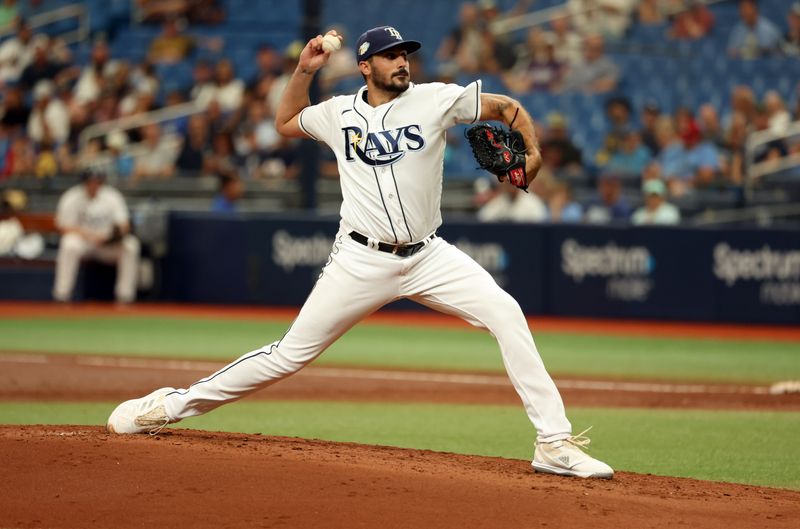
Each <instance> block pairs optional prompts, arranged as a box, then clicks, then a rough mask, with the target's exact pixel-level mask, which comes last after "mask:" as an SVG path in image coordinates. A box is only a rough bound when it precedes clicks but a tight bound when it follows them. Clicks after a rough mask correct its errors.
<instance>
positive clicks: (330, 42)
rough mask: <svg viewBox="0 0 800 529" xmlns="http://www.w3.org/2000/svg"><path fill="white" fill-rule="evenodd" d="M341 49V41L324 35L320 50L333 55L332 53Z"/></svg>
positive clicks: (332, 36)
mask: <svg viewBox="0 0 800 529" xmlns="http://www.w3.org/2000/svg"><path fill="white" fill-rule="evenodd" d="M341 47H342V41H340V40H339V37H336V36H334V35H325V36H324V37H322V50H323V51H327V52H330V53H333V52H334V51H336V50H338V49H339V48H341Z"/></svg>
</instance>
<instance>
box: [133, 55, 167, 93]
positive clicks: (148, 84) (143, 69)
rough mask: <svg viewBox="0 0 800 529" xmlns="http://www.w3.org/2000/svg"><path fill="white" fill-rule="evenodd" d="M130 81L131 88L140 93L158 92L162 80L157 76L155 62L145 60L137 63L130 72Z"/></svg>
mask: <svg viewBox="0 0 800 529" xmlns="http://www.w3.org/2000/svg"><path fill="white" fill-rule="evenodd" d="M129 83H130V85H131V88H133V90H134V91H135V92H136V93H138V94H151V95H153V96H155V95H156V94H158V89H159V87H160V86H161V82H160V81H159V79H158V76H156V68H155V66H154V65H153V63H151V62H149V61H145V62H143V63H141V64H137V65H136V66H135V67H134V68H133V70H131V72H130V78H129Z"/></svg>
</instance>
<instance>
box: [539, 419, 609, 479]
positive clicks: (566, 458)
mask: <svg viewBox="0 0 800 529" xmlns="http://www.w3.org/2000/svg"><path fill="white" fill-rule="evenodd" d="M588 431H589V430H588V429H587V430H584V431H583V432H581V433H579V434H578V435H575V436H572V437H568V438H567V439H563V440H561V441H553V442H552V443H537V444H536V451H535V452H534V454H533V461H532V462H531V466H532V467H533V469H534V470H535V471H536V472H545V473H548V474H558V475H559V476H575V477H579V478H603V479H611V478H612V477H614V469H612V468H611V467H610V466H608V465H606V464H605V463H603V462H602V461H599V460H597V459H595V458H593V457H591V456H589V455H587V454H586V453H585V452H584V451H583V450H581V449H582V448H586V447H587V445H588V444H589V438H588V437H584V435H583V434H585V433H586V432H588Z"/></svg>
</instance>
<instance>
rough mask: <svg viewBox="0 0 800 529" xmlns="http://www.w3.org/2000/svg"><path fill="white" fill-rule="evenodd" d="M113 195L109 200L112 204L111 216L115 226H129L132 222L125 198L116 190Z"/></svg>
mask: <svg viewBox="0 0 800 529" xmlns="http://www.w3.org/2000/svg"><path fill="white" fill-rule="evenodd" d="M111 191H113V193H110V194H109V199H110V201H111V203H112V209H111V216H112V218H113V220H114V224H115V225H117V226H118V225H120V224H127V223H128V222H129V221H130V215H129V214H128V205H127V204H126V203H125V197H123V196H122V193H120V192H119V191H117V190H116V189H112V190H111Z"/></svg>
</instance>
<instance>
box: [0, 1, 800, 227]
mask: <svg viewBox="0 0 800 529" xmlns="http://www.w3.org/2000/svg"><path fill="white" fill-rule="evenodd" d="M533 4H534V2H532V1H525V0H521V1H519V2H518V3H517V4H516V5H515V6H514V8H513V9H512V10H511V11H509V12H505V13H504V12H501V11H500V10H499V9H498V8H497V6H496V4H495V3H494V2H493V1H491V0H479V1H478V2H475V3H472V2H464V3H463V4H462V7H461V11H460V15H459V24H458V26H457V27H455V28H453V29H452V31H450V32H449V33H448V35H447V37H446V38H445V39H444V41H443V42H442V44H441V46H440V48H439V49H438V50H437V52H436V61H437V65H438V66H437V69H438V78H440V79H451V78H453V77H454V76H455V75H456V74H462V73H469V74H476V75H482V74H492V75H496V76H498V78H499V79H501V80H502V82H503V83H505V85H506V87H507V88H508V90H509V91H511V92H513V93H529V92H535V91H548V92H553V93H574V92H582V93H591V94H604V96H605V97H606V100H607V104H606V109H605V110H606V123H607V127H606V128H607V133H606V136H605V138H604V140H603V144H602V147H601V149H600V150H599V151H597V152H582V150H581V148H580V146H579V145H577V144H576V143H575V142H574V141H573V139H572V138H573V134H572V131H571V130H570V125H572V124H570V123H568V122H567V120H566V118H565V117H564V116H563V115H560V114H557V113H553V114H551V115H549V116H536V117H537V118H540V119H539V121H540V123H539V125H540V131H539V133H540V139H541V147H542V155H543V160H544V168H543V170H542V175H541V177H540V178H539V179H537V183H536V185H535V186H533V187H532V191H533V192H532V193H530V194H525V193H523V194H521V195H520V194H519V193H517V192H516V191H509V190H494V189H492V188H486V187H485V186H484V187H483V188H482V189H481V190H480V192H479V193H478V196H477V197H476V205H484V204H485V208H484V209H483V210H482V211H483V213H482V214H481V217H482V218H485V219H487V220H488V219H493V218H499V217H502V216H503V215H508V214H510V212H514V211H517V210H519V211H526V213H525V215H522V214H520V215H522V216H524V217H525V220H527V221H530V220H546V219H550V220H554V221H558V220H561V221H587V222H608V221H612V220H622V219H628V220H629V219H631V218H635V219H638V220H637V222H639V221H641V222H667V221H669V222H671V221H674V219H676V218H679V215H678V216H676V215H672V214H671V213H669V214H667V213H663V211H664V210H665V208H664V205H663V204H669V201H680V200H681V199H683V198H685V197H691V196H692V194H693V193H696V192H698V191H702V190H709V189H736V188H737V187H740V186H741V185H742V180H743V174H744V163H745V160H744V142H745V139H746V137H747V134H749V133H750V132H753V131H759V130H771V131H773V132H778V133H780V132H781V131H783V130H786V127H787V126H788V124H789V122H791V121H793V120H796V119H800V108H795V109H789V108H788V105H787V103H786V102H785V101H784V100H783V99H782V97H781V95H780V94H779V93H778V92H776V91H770V92H768V93H766V95H765V96H764V97H763V98H762V99H761V100H757V98H756V96H755V94H754V92H753V90H752V89H751V88H749V87H746V86H739V87H736V88H735V90H734V91H733V93H732V95H731V101H732V104H731V108H730V109H725V108H716V107H714V106H712V105H711V104H705V105H702V106H701V107H699V108H698V109H690V108H680V109H678V111H677V112H675V113H665V112H663V111H662V109H661V108H660V107H659V105H658V103H657V102H655V101H649V102H647V103H646V104H645V105H643V106H642V107H641V108H634V107H633V104H632V103H631V101H630V99H628V98H627V97H625V96H619V95H617V94H618V93H619V91H618V88H619V83H620V80H621V76H622V71H621V69H620V67H619V66H618V65H617V64H616V63H615V61H614V59H613V58H612V57H611V56H609V55H608V53H607V48H608V46H609V45H613V44H614V43H616V42H618V41H619V40H620V39H622V38H623V37H624V35H625V34H626V32H628V31H629V30H630V26H631V25H635V24H640V25H662V26H663V25H665V24H668V25H669V28H670V29H669V32H668V38H674V39H697V38H702V37H703V36H705V35H707V34H708V33H709V32H710V31H711V30H712V28H713V27H714V16H713V14H712V13H711V12H710V11H709V10H708V8H707V7H706V6H705V4H704V3H703V2H698V1H695V0H643V1H641V2H633V1H632V0H568V2H567V4H566V8H565V10H564V11H563V12H562V13H561V15H560V16H556V17H554V18H553V19H552V20H551V21H550V22H549V23H548V24H546V25H543V26H536V27H533V28H531V29H530V30H529V31H528V32H527V35H526V36H525V38H524V39H523V40H522V42H519V43H517V42H514V41H513V40H511V37H510V34H503V33H499V34H498V33H496V32H495V31H493V28H494V27H495V24H496V23H499V22H501V21H502V20H503V19H504V18H507V17H509V16H513V15H515V14H521V13H524V12H526V11H528V10H529V9H530V8H531V6H532V5H533ZM14 6H15V2H13V1H9V0H4V1H3V2H2V4H0V24H3V23H4V22H5V23H6V24H12V25H13V27H14V35H13V36H12V37H11V38H9V39H7V40H5V41H4V42H3V43H2V44H0V86H1V87H2V109H0V180H1V179H7V178H13V177H23V176H28V175H34V176H35V177H37V178H42V179H44V178H52V177H54V176H56V175H58V174H70V173H74V174H77V173H78V172H80V171H81V170H83V169H85V168H87V167H94V168H99V169H101V170H103V171H104V172H106V173H107V174H109V175H110V177H111V178H113V181H114V182H115V183H116V184H117V185H118V186H120V187H121V188H123V189H124V188H125V187H126V186H127V187H131V186H138V185H142V183H144V182H148V181H160V180H165V179H170V178H173V177H175V176H185V177H198V176H207V177H215V178H218V179H220V181H221V182H222V183H223V184H224V185H221V186H220V189H221V190H222V191H221V193H220V197H227V198H225V200H222V199H219V200H218V209H220V210H224V209H226V208H227V209H231V208H233V207H234V206H235V204H236V203H237V202H238V199H239V198H240V197H241V192H242V185H241V183H242V181H246V182H248V184H250V183H252V184H253V185H264V186H266V187H269V186H271V185H276V184H279V183H280V182H282V181H284V180H286V179H292V178H294V177H295V176H296V174H297V173H298V171H299V160H298V156H297V142H296V141H290V140H287V139H285V138H282V137H281V136H280V135H279V134H278V133H277V131H276V129H275V126H274V121H273V118H274V112H275V108H276V106H277V104H278V100H279V98H280V94H281V92H282V90H283V89H284V87H285V86H286V83H287V82H288V79H289V77H290V75H291V72H292V71H293V70H294V68H295V66H296V64H297V57H298V56H299V53H300V51H301V50H302V46H303V44H302V43H300V42H295V43H292V44H291V45H290V46H289V47H288V48H286V49H275V48H274V47H272V46H270V45H267V44H264V45H262V46H261V47H259V48H258V49H257V50H256V51H255V52H254V56H253V61H254V69H253V70H254V71H255V74H254V75H253V76H252V77H250V78H247V79H245V78H242V77H241V76H240V75H239V74H238V73H237V71H236V68H235V66H234V63H233V62H231V61H230V60H229V59H227V58H225V56H224V54H223V53H222V50H223V49H224V47H225V42H223V41H222V39H220V38H217V37H215V38H201V37H197V36H194V35H192V34H191V31H188V30H187V28H191V25H188V26H187V24H188V23H204V24H213V23H216V22H219V21H221V20H223V18H224V13H223V11H222V9H221V8H219V7H218V6H217V5H216V3H215V2H213V1H212V0H174V1H172V0H170V1H168V2H163V1H148V0H137V6H138V8H139V9H140V11H141V15H142V16H141V18H142V19H143V20H144V21H145V22H146V23H153V24H158V25H159V26H160V28H161V30H160V33H159V34H158V35H157V36H156V37H155V38H154V39H153V40H152V42H151V43H150V45H149V48H148V49H147V53H146V58H145V59H144V60H142V61H140V62H137V61H129V60H122V59H119V58H115V57H112V56H111V52H110V48H109V45H108V43H106V42H105V41H103V40H97V41H96V42H94V43H93V44H92V46H91V53H90V56H89V61H88V64H86V65H85V66H83V67H79V66H77V65H76V63H75V61H74V60H73V57H72V54H71V52H70V48H69V47H68V46H66V45H65V44H64V43H63V42H61V41H60V40H59V39H57V38H48V37H47V36H45V35H44V34H38V33H36V32H34V31H32V29H31V28H30V27H29V26H28V25H27V24H26V23H25V21H24V20H21V19H19V18H15V17H16V15H17V11H16V10H14V9H13V8H14ZM739 6H740V17H741V22H740V23H739V24H738V25H737V26H736V27H734V28H731V29H730V40H729V42H728V48H727V49H728V52H729V53H730V55H731V56H735V57H741V58H750V57H756V56H761V55H765V54H797V53H798V50H799V49H800V2H799V3H794V4H792V6H791V9H790V10H789V12H788V15H787V16H788V31H787V33H786V34H785V35H782V34H780V32H779V31H778V29H777V26H776V25H775V24H773V23H772V22H771V21H768V20H766V19H765V18H764V17H763V16H761V15H760V14H759V11H758V5H757V3H756V2H754V1H753V0H740V2H739ZM340 33H344V30H343V29H341V28H340ZM198 51H202V52H203V53H198ZM354 55H355V53H354V51H353V50H352V49H351V48H349V47H345V48H344V49H343V50H341V51H340V52H338V53H337V54H335V55H334V56H333V57H332V62H331V64H330V65H329V66H328V67H326V69H325V70H324V71H323V72H322V75H321V79H320V80H321V86H322V89H323V91H324V92H326V93H329V92H330V91H332V90H335V89H336V86H337V83H338V82H339V81H341V80H342V79H348V78H350V79H352V78H356V79H357V78H358V71H357V69H356V68H355V60H354ZM187 59H190V60H191V61H192V64H193V66H192V68H193V71H192V84H191V86H189V87H185V88H186V89H185V90H184V91H181V90H169V91H166V90H165V89H164V87H163V86H162V80H161V79H160V78H159V76H158V75H157V73H156V72H157V68H159V67H161V66H163V65H172V64H175V63H177V62H181V61H186V60H187ZM412 68H414V78H415V80H417V81H419V80H422V79H423V78H424V76H425V75H426V72H425V71H424V70H422V68H421V62H419V61H416V56H415V57H414V61H412ZM430 70H431V71H432V70H434V68H433V67H432V68H431V69H430ZM428 73H430V71H429V72H428ZM187 102H193V103H194V104H195V105H196V108H197V109H198V111H197V112H196V113H194V114H192V115H188V116H181V117H176V118H174V119H169V120H167V121H163V122H161V123H158V124H149V125H146V126H143V127H140V128H134V129H124V130H112V131H111V132H110V133H107V134H104V135H98V136H93V137H91V138H90V139H89V140H88V141H83V140H82V133H84V132H85V131H86V129H87V128H88V127H90V126H92V125H93V124H96V123H102V122H106V121H109V120H113V119H117V118H125V117H132V116H137V115H141V114H143V113H147V112H150V111H153V110H157V109H159V108H162V107H166V106H172V105H177V104H181V103H187ZM542 118H545V119H542ZM787 154H799V155H800V145H798V144H790V143H786V142H784V141H776V142H773V143H771V144H768V145H766V146H765V147H764V148H763V150H762V151H761V152H759V153H758V158H757V159H758V160H759V161H764V160H766V161H769V160H771V159H777V158H779V157H782V156H785V155H787ZM587 168H591V169H592V174H593V177H592V178H591V179H589V180H587V179H586V178H585V176H586V174H587ZM323 172H324V173H325V174H326V175H327V174H330V175H331V176H335V167H333V168H331V170H326V171H323ZM650 182H659V183H660V184H663V185H660V184H655V183H650ZM575 186H590V187H594V188H595V189H596V194H595V196H594V198H592V199H591V200H589V201H585V200H584V201H582V202H581V203H579V202H577V201H576V200H575V198H574V191H575V189H574V188H575ZM626 189H637V190H638V189H649V191H644V192H643V194H642V196H641V202H643V203H645V206H647V207H648V208H649V209H648V210H647V211H650V212H651V213H647V212H644V213H640V214H639V215H635V214H634V211H633V210H634V206H636V205H638V203H639V201H637V202H636V203H635V204H626V203H624V202H625V193H623V191H624V190H626ZM651 199H652V200H651ZM658 199H660V200H662V202H663V204H662V203H659V204H656V202H657V200H658ZM518 201H521V202H520V203H523V202H524V204H525V206H524V207H518V208H515V207H513V205H514V204H516V203H517V202H518ZM492 205H493V206H492ZM490 206H492V207H493V208H494V211H495V213H492V207H490ZM666 209H667V210H668V209H669V208H666ZM652 211H660V212H662V213H659V214H653V213H652ZM665 219H667V220H665Z"/></svg>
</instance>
